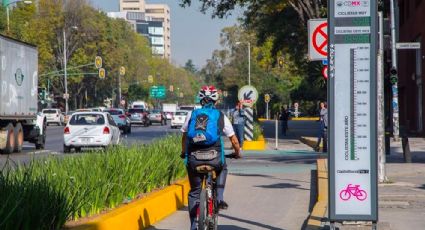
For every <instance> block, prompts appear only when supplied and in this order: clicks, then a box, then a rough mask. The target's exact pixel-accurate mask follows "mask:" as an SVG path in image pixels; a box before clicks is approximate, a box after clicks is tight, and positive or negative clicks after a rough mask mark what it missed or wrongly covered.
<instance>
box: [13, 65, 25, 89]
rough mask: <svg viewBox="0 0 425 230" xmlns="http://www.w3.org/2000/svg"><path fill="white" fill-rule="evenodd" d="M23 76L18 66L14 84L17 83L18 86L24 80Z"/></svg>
mask: <svg viewBox="0 0 425 230" xmlns="http://www.w3.org/2000/svg"><path fill="white" fill-rule="evenodd" d="M24 77H25V76H24V74H23V73H22V70H21V69H20V68H18V69H17V70H16V73H15V81H16V84H18V86H21V85H22V82H23V81H24Z"/></svg>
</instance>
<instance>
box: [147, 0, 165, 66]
mask: <svg viewBox="0 0 425 230" xmlns="http://www.w3.org/2000/svg"><path fill="white" fill-rule="evenodd" d="M145 15H146V19H147V21H148V22H152V29H151V30H150V31H149V34H150V36H151V42H152V44H153V45H154V44H156V45H158V43H159V44H160V45H162V47H159V46H158V47H154V46H153V47H152V49H153V50H154V53H155V52H156V53H157V54H161V55H163V57H165V58H167V59H170V58H171V40H170V37H171V30H170V27H171V23H170V8H169V7H168V5H166V4H146V11H145ZM160 27H162V30H161V28H160ZM160 37H162V38H160Z"/></svg>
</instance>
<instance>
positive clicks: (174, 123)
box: [171, 110, 188, 129]
mask: <svg viewBox="0 0 425 230" xmlns="http://www.w3.org/2000/svg"><path fill="white" fill-rule="evenodd" d="M187 113H188V111H184V110H179V111H176V112H175V113H174V116H173V119H171V128H172V129H175V128H178V127H182V126H183V124H184V121H185V120H186V116H187Z"/></svg>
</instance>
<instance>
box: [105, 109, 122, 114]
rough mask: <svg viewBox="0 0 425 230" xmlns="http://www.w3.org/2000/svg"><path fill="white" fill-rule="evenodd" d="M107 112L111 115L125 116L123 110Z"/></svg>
mask: <svg viewBox="0 0 425 230" xmlns="http://www.w3.org/2000/svg"><path fill="white" fill-rule="evenodd" d="M105 112H107V113H109V114H111V115H121V114H124V112H123V111H122V110H105Z"/></svg>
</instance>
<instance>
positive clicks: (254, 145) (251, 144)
mask: <svg viewBox="0 0 425 230" xmlns="http://www.w3.org/2000/svg"><path fill="white" fill-rule="evenodd" d="M265 149H266V140H264V137H263V136H261V137H260V138H258V140H257V141H244V142H243V150H265Z"/></svg>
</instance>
